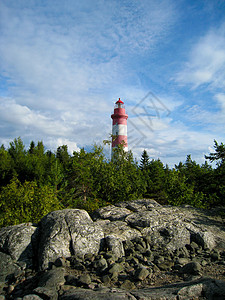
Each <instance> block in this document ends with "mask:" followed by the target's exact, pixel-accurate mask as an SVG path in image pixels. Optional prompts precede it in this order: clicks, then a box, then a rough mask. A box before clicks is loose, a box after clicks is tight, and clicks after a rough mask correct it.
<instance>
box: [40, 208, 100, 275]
mask: <svg viewBox="0 0 225 300" xmlns="http://www.w3.org/2000/svg"><path fill="white" fill-rule="evenodd" d="M40 227H41V229H40V243H39V255H38V257H39V267H40V269H45V268H47V267H48V266H49V263H51V262H54V261H55V260H56V259H57V258H58V257H61V256H64V257H69V256H71V255H72V254H75V255H77V256H80V257H82V256H84V255H85V254H89V253H91V254H97V253H98V251H99V248H100V243H101V240H102V239H103V238H104V234H103V231H102V229H101V227H100V226H99V225H97V224H94V223H93V221H92V220H91V218H90V216H89V215H88V213H87V212H86V211H84V210H79V209H65V210H61V211H54V212H51V213H49V214H48V215H47V216H45V217H44V218H43V219H42V220H41V222H40Z"/></svg>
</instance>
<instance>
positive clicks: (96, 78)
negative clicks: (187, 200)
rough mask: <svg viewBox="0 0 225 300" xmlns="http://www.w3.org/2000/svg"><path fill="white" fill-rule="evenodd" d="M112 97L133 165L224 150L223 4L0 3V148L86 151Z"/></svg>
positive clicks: (96, 139)
mask: <svg viewBox="0 0 225 300" xmlns="http://www.w3.org/2000/svg"><path fill="white" fill-rule="evenodd" d="M119 98H121V99H122V100H123V101H124V103H125V107H126V112H127V114H128V116H129V117H128V147H129V150H131V151H132V152H133V154H134V157H135V158H136V159H137V160H140V157H141V154H142V152H143V150H144V149H145V150H147V153H148V155H149V157H150V159H158V158H159V159H160V160H161V161H162V162H163V163H164V164H168V165H169V167H174V165H175V164H178V163H179V162H180V161H182V162H184V161H185V160H186V156H187V155H189V154H190V155H191V157H192V159H193V160H195V161H196V162H197V163H200V164H202V163H204V161H205V158H204V156H205V155H207V154H209V153H210V152H212V151H213V149H214V147H213V146H214V140H216V141H217V142H218V143H221V142H225V117H224V116H225V1H224V0H223V1H222V0H221V1H220V0H198V1H191V0H180V1H176V0H161V1H158V0H155V1H154V0H142V1H140V0H139V1H138V0H110V1H106V0H84V1H78V0H64V1H61V0H48V1H46V0H17V1H15V0H13V1H11V0H1V1H0V145H1V144H4V145H5V147H6V148H7V147H8V146H9V143H10V142H12V141H13V140H14V139H15V138H18V137H21V139H22V140H23V142H24V144H25V145H26V147H27V148H29V144H30V142H31V141H34V142H35V143H37V142H38V141H43V143H44V145H45V147H46V150H52V151H56V149H57V147H58V146H62V145H67V146H68V149H69V151H70V153H72V152H73V151H79V149H81V148H84V149H86V150H87V151H90V149H92V147H93V145H94V144H98V145H103V140H106V139H109V138H110V134H111V131H112V120H111V114H112V113H113V109H114V103H115V102H116V101H117V100H118V99H119ZM109 148H110V147H109V146H106V148H105V152H106V155H108V156H110V149H109Z"/></svg>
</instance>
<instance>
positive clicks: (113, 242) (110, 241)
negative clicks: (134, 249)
mask: <svg viewBox="0 0 225 300" xmlns="http://www.w3.org/2000/svg"><path fill="white" fill-rule="evenodd" d="M105 243H106V247H107V249H108V250H109V251H111V252H112V253H113V255H114V256H115V258H116V259H118V258H119V257H122V256H124V255H125V252H124V248H123V242H122V241H121V240H120V239H119V238H117V237H115V236H113V235H109V236H107V237H106V238H105Z"/></svg>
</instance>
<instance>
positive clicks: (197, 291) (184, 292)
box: [177, 283, 204, 300]
mask: <svg viewBox="0 0 225 300" xmlns="http://www.w3.org/2000/svg"><path fill="white" fill-rule="evenodd" d="M203 286H204V285H203V284H202V283H198V284H193V285H191V286H185V287H183V288H181V289H180V290H179V291H178V293H177V295H178V296H179V300H186V299H192V298H193V297H194V298H195V299H196V298H197V299H198V297H201V296H202V292H203Z"/></svg>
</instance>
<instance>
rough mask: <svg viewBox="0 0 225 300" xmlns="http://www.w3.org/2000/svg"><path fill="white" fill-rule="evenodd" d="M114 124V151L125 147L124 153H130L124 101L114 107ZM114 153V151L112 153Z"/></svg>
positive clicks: (119, 101) (112, 116) (118, 102)
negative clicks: (119, 147) (119, 146)
mask: <svg viewBox="0 0 225 300" xmlns="http://www.w3.org/2000/svg"><path fill="white" fill-rule="evenodd" d="M111 118H112V120H113V122H112V150H113V148H114V147H117V146H118V145H123V147H124V151H126V152H127V151H128V144H127V118H128V115H127V114H126V113H125V106H124V103H123V101H121V100H120V98H119V100H118V101H117V102H116V104H115V107H114V114H112V115H111ZM112 153H113V151H112Z"/></svg>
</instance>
